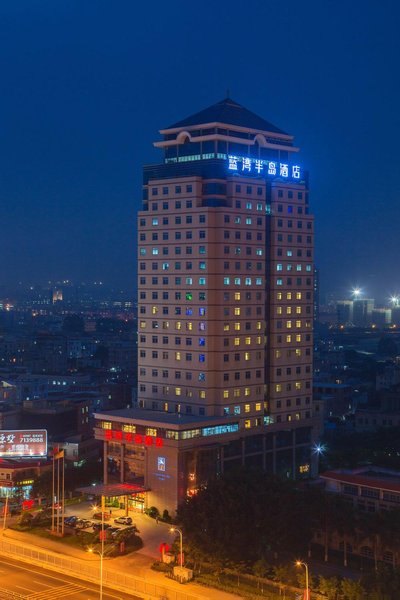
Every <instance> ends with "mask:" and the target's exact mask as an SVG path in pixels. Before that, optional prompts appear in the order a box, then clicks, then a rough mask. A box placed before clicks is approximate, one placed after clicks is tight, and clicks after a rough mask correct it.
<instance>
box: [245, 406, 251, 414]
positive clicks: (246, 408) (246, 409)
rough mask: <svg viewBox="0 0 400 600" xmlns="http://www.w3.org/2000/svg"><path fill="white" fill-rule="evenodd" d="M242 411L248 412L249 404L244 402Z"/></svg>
mask: <svg viewBox="0 0 400 600" xmlns="http://www.w3.org/2000/svg"><path fill="white" fill-rule="evenodd" d="M244 412H245V413H249V412H250V404H245V405H244Z"/></svg>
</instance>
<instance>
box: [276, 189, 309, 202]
mask: <svg viewBox="0 0 400 600" xmlns="http://www.w3.org/2000/svg"><path fill="white" fill-rule="evenodd" d="M286 191H287V194H285V192H286ZM296 194H297V196H296ZM285 197H287V198H289V199H291V198H296V197H297V200H303V192H294V191H293V190H278V198H285Z"/></svg>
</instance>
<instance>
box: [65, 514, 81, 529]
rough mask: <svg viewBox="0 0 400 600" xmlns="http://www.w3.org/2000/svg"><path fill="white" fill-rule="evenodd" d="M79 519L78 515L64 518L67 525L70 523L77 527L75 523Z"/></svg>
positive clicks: (70, 525) (71, 525)
mask: <svg viewBox="0 0 400 600" xmlns="http://www.w3.org/2000/svg"><path fill="white" fill-rule="evenodd" d="M77 521H78V517H77V516H76V515H72V516H70V517H65V518H64V523H65V525H68V526H69V527H75V523H76V522H77Z"/></svg>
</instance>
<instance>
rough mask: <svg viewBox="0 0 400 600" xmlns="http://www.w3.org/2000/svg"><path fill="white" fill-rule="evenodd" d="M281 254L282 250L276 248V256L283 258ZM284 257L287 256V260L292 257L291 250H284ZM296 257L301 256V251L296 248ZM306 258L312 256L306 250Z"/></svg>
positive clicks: (309, 251)
mask: <svg viewBox="0 0 400 600" xmlns="http://www.w3.org/2000/svg"><path fill="white" fill-rule="evenodd" d="M283 254H284V252H283V248H277V249H276V255H277V256H283ZM286 256H288V257H289V258H290V257H292V256H294V254H293V250H286ZM296 256H297V257H301V256H303V250H302V249H301V248H297V250H296ZM306 256H307V258H311V256H312V252H311V250H306Z"/></svg>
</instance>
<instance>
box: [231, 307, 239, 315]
mask: <svg viewBox="0 0 400 600" xmlns="http://www.w3.org/2000/svg"><path fill="white" fill-rule="evenodd" d="M233 312H234V313H235V316H236V317H238V316H239V315H240V308H238V307H236V308H235V309H234V311H233Z"/></svg>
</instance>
